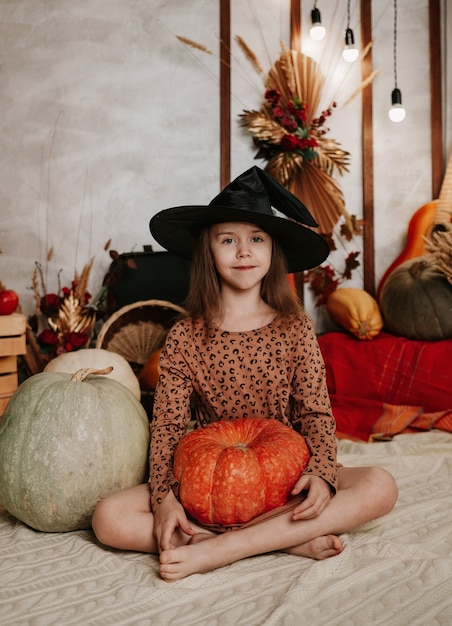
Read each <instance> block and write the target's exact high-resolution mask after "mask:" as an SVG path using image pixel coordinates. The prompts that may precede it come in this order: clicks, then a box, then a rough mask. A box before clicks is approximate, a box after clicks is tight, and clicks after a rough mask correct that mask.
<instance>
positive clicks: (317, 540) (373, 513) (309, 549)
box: [92, 467, 397, 581]
mask: <svg viewBox="0 0 452 626" xmlns="http://www.w3.org/2000/svg"><path fill="white" fill-rule="evenodd" d="M338 473H339V488H338V491H337V493H336V495H335V496H333V497H332V498H331V502H330V504H329V505H328V506H327V507H326V508H325V509H324V510H323V511H322V512H321V513H320V514H319V515H318V516H317V517H315V518H312V519H307V520H294V519H293V518H292V510H285V511H284V512H282V513H281V514H280V515H277V516H274V517H270V518H268V519H264V520H262V521H260V522H259V523H256V524H250V525H247V526H244V527H243V528H240V529H237V530H232V531H229V532H225V533H221V534H214V533H210V532H209V531H207V530H206V529H205V528H203V527H201V526H199V525H197V524H196V523H194V522H193V521H190V525H191V526H192V528H194V530H195V531H197V534H196V535H195V536H194V537H191V536H189V535H187V534H185V533H184V532H182V531H181V530H177V531H175V533H174V537H173V541H172V543H173V545H175V546H176V547H175V548H174V549H171V550H165V551H163V552H162V553H161V554H160V574H161V576H162V578H164V579H165V580H167V581H173V580H179V579H181V578H184V577H185V576H188V575H190V574H195V573H204V572H208V571H210V570H213V569H216V568H218V567H222V566H224V565H228V564H230V563H233V562H235V561H238V560H239V559H243V558H246V557H249V556H254V555H257V554H264V553H266V552H272V551H275V550H283V551H286V552H289V553H290V554H296V555H299V556H306V557H310V558H314V559H323V558H326V557H329V556H334V555H337V554H339V553H340V552H341V551H342V550H343V544H342V541H341V539H340V538H339V537H338V535H339V534H340V533H344V532H347V531H349V530H351V529H352V528H355V527H356V526H359V525H360V524H363V523H365V522H368V521H370V520H373V519H376V518H378V517H381V516H382V515H386V514H387V513H389V512H390V511H391V510H392V508H393V507H394V504H395V502H396V500H397V485H396V483H395V480H394V479H393V477H392V476H391V475H390V474H389V473H388V472H387V471H386V470H384V469H381V468H376V467H363V468H346V467H339V468H338ZM150 508H151V507H150V489H149V485H148V484H143V485H139V486H137V487H132V488H131V489H128V490H126V491H123V492H120V493H117V494H114V495H112V496H109V497H108V498H105V499H104V500H101V501H100V502H99V504H98V505H97V507H96V509H95V511H94V514H93V520H92V524H93V530H94V532H95V534H96V536H97V538H98V539H99V541H100V542H102V543H104V544H106V545H109V546H112V547H115V548H119V549H121V550H134V551H138V552H149V553H153V554H158V547H157V542H156V540H155V537H154V532H153V531H154V523H153V515H152V513H151V512H150Z"/></svg>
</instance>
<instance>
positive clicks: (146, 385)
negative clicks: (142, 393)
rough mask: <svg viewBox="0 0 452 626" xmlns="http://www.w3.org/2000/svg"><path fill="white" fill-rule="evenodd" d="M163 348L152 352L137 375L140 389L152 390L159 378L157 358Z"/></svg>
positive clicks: (158, 358)
mask: <svg viewBox="0 0 452 626" xmlns="http://www.w3.org/2000/svg"><path fill="white" fill-rule="evenodd" d="M162 350H163V348H160V349H159V350H157V351H156V352H153V353H152V354H151V356H150V357H149V359H148V360H147V361H146V363H145V364H144V365H143V369H142V370H141V372H140V373H139V375H138V381H139V383H140V387H141V389H145V390H146V391H150V390H154V389H155V388H156V387H157V383H158V380H159V360H160V355H161V353H162Z"/></svg>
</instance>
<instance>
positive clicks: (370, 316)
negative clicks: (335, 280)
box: [326, 287, 383, 339]
mask: <svg viewBox="0 0 452 626" xmlns="http://www.w3.org/2000/svg"><path fill="white" fill-rule="evenodd" d="M326 310H327V311H328V313H329V315H330V317H331V319H332V320H333V321H334V322H336V324H339V326H342V327H343V328H345V329H346V330H348V332H350V333H352V334H353V335H355V337H358V339H373V338H374V337H376V336H377V335H378V333H379V332H380V330H381V329H382V328H383V318H382V316H381V313H380V308H379V306H378V304H377V301H376V300H375V299H374V298H373V297H372V296H371V295H370V294H369V293H367V291H364V289H358V288H354V287H343V288H340V289H336V291H333V293H332V294H330V295H329V296H328V300H327V302H326Z"/></svg>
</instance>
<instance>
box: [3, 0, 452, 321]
mask: <svg viewBox="0 0 452 626" xmlns="http://www.w3.org/2000/svg"><path fill="white" fill-rule="evenodd" d="M398 4H399V34H398V83H399V87H400V88H401V90H402V93H403V101H404V104H405V106H406V109H407V118H406V120H405V122H404V123H402V124H399V125H396V124H393V123H391V122H390V121H389V119H388V115H387V111H388V108H389V104H390V94H391V90H392V89H393V86H394V79H393V61H392V58H393V57H392V28H393V10H392V0H374V1H373V16H372V18H373V31H374V46H373V60H374V68H375V69H379V70H380V72H379V74H378V76H377V77H376V79H375V80H374V87H373V91H374V163H375V213H376V224H375V232H376V249H377V257H376V271H377V277H376V278H377V281H378V279H379V278H380V277H381V275H382V274H383V272H384V270H385V269H386V267H387V266H388V265H389V263H390V262H392V260H393V259H394V258H395V256H397V254H398V253H399V252H400V250H401V249H402V247H403V245H404V236H405V232H406V227H407V224H408V221H409V218H410V216H411V215H412V213H413V212H414V211H415V210H416V209H417V208H418V207H419V206H421V204H423V203H424V202H426V201H428V200H431V199H432V198H431V171H430V155H431V152H430V114H429V105H430V97H429V52H428V0H399V2H398ZM351 6H352V20H351V26H352V28H353V29H354V32H355V36H356V39H357V43H358V44H359V30H360V26H359V3H358V1H357V0H353V1H352V3H351ZM311 8H312V7H311V4H310V3H308V2H303V13H302V19H303V33H302V52H304V53H306V54H310V55H311V56H313V57H314V58H315V59H316V60H317V61H318V63H319V66H320V68H321V70H322V73H323V74H324V76H325V88H324V94H323V96H324V101H323V103H322V104H323V105H324V106H328V105H329V104H330V103H331V101H332V100H333V99H335V100H337V102H338V105H339V107H338V109H337V110H336V111H335V113H334V115H333V116H332V118H331V119H330V123H329V127H330V128H331V131H330V135H331V136H332V137H334V138H335V139H337V140H338V141H339V142H340V143H341V145H342V147H343V148H344V149H346V150H348V151H349V152H350V153H351V160H352V162H351V168H350V173H349V174H346V175H345V176H344V177H342V178H341V179H340V184H341V186H342V189H343V191H344V194H345V197H346V202H347V209H348V211H349V212H350V213H354V214H356V215H358V217H360V216H361V215H362V210H361V204H362V200H361V196H362V183H361V114H360V111H361V100H360V97H359V96H358V97H356V98H355V99H354V100H352V101H351V102H350V103H349V104H347V105H346V106H344V103H345V102H346V100H347V99H348V98H349V96H350V95H351V94H352V93H353V91H354V90H355V89H356V88H357V87H358V86H359V83H360V80H361V77H360V67H359V64H354V65H353V66H350V65H348V64H345V62H344V61H342V59H341V56H340V53H341V48H342V43H343V33H344V29H345V26H346V6H345V3H344V2H340V1H339V0H337V1H334V2H333V1H330V2H324V3H320V4H319V8H320V10H321V12H322V19H323V22H324V23H325V25H326V26H327V27H328V36H327V39H325V40H324V42H323V43H321V44H312V43H311V41H310V39H309V35H308V27H309V22H310V10H311ZM447 19H448V21H449V22H450V17H449V16H447ZM289 24H290V17H289V2H288V0H276V1H275V0H248V1H246V2H245V1H241V0H232V26H231V31H232V33H231V34H232V38H234V36H235V35H240V36H241V37H243V38H244V39H245V41H246V42H247V43H248V45H249V46H250V47H251V48H252V49H253V50H254V52H255V53H256V54H257V56H258V58H259V60H260V62H261V64H262V66H263V68H264V70H265V72H266V71H268V69H270V67H271V65H272V63H273V62H274V61H276V59H277V58H278V55H279V50H280V41H284V42H285V44H286V45H288V43H289ZM448 28H449V30H451V28H450V26H449V27H448ZM445 31H446V29H445ZM218 33H219V3H218V2H216V1H213V0H185V1H184V2H180V0H152V1H149V0H146V1H145V0H79V2H77V3H76V4H74V3H72V2H69V0H59V1H55V0H33V1H31V0H0V85H1V89H0V124H1V134H0V173H1V185H0V210H1V224H0V248H1V249H2V250H3V254H2V255H1V256H0V279H1V280H2V281H3V282H4V283H5V284H6V285H7V286H8V287H10V288H13V289H15V290H16V291H17V292H18V293H19V295H20V297H21V303H22V306H23V308H24V309H25V312H26V313H31V312H32V311H33V301H32V292H31V290H30V289H29V287H30V286H31V275H32V272H33V269H34V263H35V261H39V262H40V263H41V264H42V266H43V268H44V272H45V276H46V277H47V282H48V289H49V290H55V289H56V288H57V274H58V271H59V270H60V269H61V270H62V271H61V281H62V284H68V283H69V282H70V280H71V279H72V277H73V274H74V270H76V269H77V270H78V271H80V270H81V269H82V267H83V265H84V264H85V263H86V262H87V261H88V259H89V258H90V257H92V256H95V262H94V267H93V271H92V275H91V284H90V286H91V291H96V289H97V288H98V287H99V285H100V282H101V279H102V277H103V275H104V273H105V271H106V269H107V267H108V265H109V261H110V259H109V257H108V254H107V253H106V252H105V251H104V249H103V248H104V244H105V243H106V241H107V240H108V239H110V238H111V239H112V248H113V249H116V250H118V251H119V252H127V251H131V250H141V249H142V246H143V245H144V244H152V243H154V247H155V249H159V248H158V246H157V245H155V242H152V239H151V236H150V234H149V231H148V222H149V219H150V217H151V216H152V215H153V214H154V213H155V212H157V211H159V210H160V209H163V208H166V207H169V206H173V205H178V204H185V203H193V204H196V203H204V202H208V201H209V200H210V199H211V198H212V197H213V196H214V195H215V194H216V193H217V192H218V191H219V85H218V77H219V60H218ZM176 35H181V36H185V37H188V38H190V39H192V40H195V41H197V42H199V43H200V44H202V45H204V46H206V47H207V48H208V49H210V50H211V51H212V52H213V54H212V55H209V54H207V53H205V52H202V51H199V50H196V49H194V48H190V47H187V46H186V45H184V44H182V43H180V42H179V41H178V39H177V37H176ZM449 55H450V52H449ZM445 61H447V59H445ZM446 87H447V88H449V87H448V86H446ZM263 90H264V87H263V81H262V78H261V77H259V76H258V74H257V73H256V72H255V70H254V69H253V67H252V66H251V64H250V63H249V61H248V60H247V59H246V58H245V57H244V55H243V52H242V51H241V49H240V48H239V47H238V45H237V43H236V42H235V41H234V40H233V44H232V114H233V121H232V129H231V134H232V176H233V177H234V176H236V175H237V174H239V173H240V172H241V171H243V170H245V169H247V168H248V167H250V166H251V165H252V164H253V163H254V154H255V150H254V148H253V146H252V143H251V139H250V138H249V137H248V136H246V134H245V133H244V131H243V130H241V129H240V128H239V126H238V121H237V116H238V114H239V113H240V112H241V111H242V110H243V109H245V108H246V109H251V108H258V107H259V106H260V103H261V100H262V97H263ZM448 107H449V108H447V109H446V112H447V118H449V117H450V115H449V110H450V105H448ZM449 135H450V133H449ZM449 147H450V137H449V139H448V142H447V148H449ZM447 154H448V152H447ZM258 164H261V165H264V164H263V162H258ZM51 247H53V249H54V255H53V259H52V260H51V261H50V262H46V255H47V251H48V250H49V248H51ZM349 247H350V249H361V241H360V240H358V241H354V242H351V244H350V246H349ZM339 257H340V258H343V250H341V251H340V253H339ZM333 261H334V257H333ZM338 263H339V261H338ZM360 281H361V277H360V272H359V271H358V272H357V273H356V275H355V279H354V283H356V284H358V285H360ZM307 306H308V308H309V309H310V312H311V313H312V315H313V316H314V319H315V321H316V323H317V324H318V325H319V327H320V326H321V324H322V320H321V318H320V317H319V312H318V311H314V309H313V306H312V302H310V299H309V296H308V300H307Z"/></svg>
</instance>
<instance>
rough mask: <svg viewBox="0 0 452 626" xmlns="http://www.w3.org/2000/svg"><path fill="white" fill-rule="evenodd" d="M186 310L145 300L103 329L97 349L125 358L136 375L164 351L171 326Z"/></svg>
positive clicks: (119, 313) (124, 309) (121, 312)
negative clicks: (149, 360)
mask: <svg viewBox="0 0 452 626" xmlns="http://www.w3.org/2000/svg"><path fill="white" fill-rule="evenodd" d="M184 314H185V310H184V309H183V308H182V307H180V306H178V305H177V304H173V303H172V302H167V301H166V300H142V301H140V302H135V303H134V304H129V305H127V306H124V307H122V308H121V309H119V310H118V311H116V312H115V313H113V315H112V316H111V317H109V318H108V320H107V321H106V322H105V323H104V325H103V326H102V328H101V330H100V332H99V336H98V337H97V341H96V348H103V349H104V350H110V351H111V352H116V353H117V354H120V355H121V356H123V357H124V358H125V359H126V361H128V362H129V363H130V365H131V366H132V368H133V369H134V371H137V370H139V369H141V367H142V366H143V365H144V363H146V361H147V360H148V358H149V357H150V355H151V354H153V353H154V352H155V351H156V350H158V349H159V348H161V347H162V345H163V343H164V341H165V337H166V334H167V332H168V330H169V329H170V328H171V326H172V325H173V324H174V323H175V322H176V321H177V319H179V318H180V317H181V316H183V315H184Z"/></svg>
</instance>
